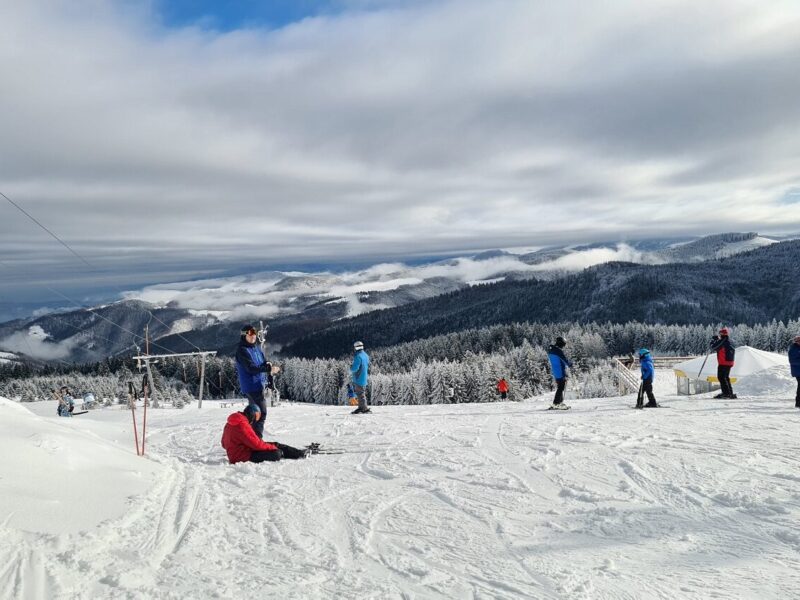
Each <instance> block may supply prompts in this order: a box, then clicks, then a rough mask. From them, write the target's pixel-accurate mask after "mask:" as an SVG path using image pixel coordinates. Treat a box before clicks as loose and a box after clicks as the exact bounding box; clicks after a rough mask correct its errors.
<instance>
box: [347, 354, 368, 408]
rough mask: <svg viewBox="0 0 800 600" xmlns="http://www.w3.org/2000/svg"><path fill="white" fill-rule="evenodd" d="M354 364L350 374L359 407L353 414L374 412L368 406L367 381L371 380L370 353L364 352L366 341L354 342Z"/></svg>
mask: <svg viewBox="0 0 800 600" xmlns="http://www.w3.org/2000/svg"><path fill="white" fill-rule="evenodd" d="M353 351H354V352H355V356H353V364H352V365H351V366H350V374H351V376H352V378H353V388H355V391H356V396H358V408H357V409H355V410H354V411H353V412H352V414H354V415H359V414H365V413H369V412H372V411H371V410H370V409H369V406H367V383H368V381H369V355H368V354H367V353H366V352H364V342H356V343H355V344H353Z"/></svg>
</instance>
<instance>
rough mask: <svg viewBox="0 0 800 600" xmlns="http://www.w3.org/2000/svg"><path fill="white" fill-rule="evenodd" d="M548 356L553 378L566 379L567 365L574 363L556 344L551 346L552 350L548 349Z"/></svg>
mask: <svg viewBox="0 0 800 600" xmlns="http://www.w3.org/2000/svg"><path fill="white" fill-rule="evenodd" d="M547 358H549V359H550V368H551V370H552V372H553V379H564V378H565V377H566V376H567V367H571V366H572V363H571V362H569V360H568V359H567V357H566V356H565V355H564V351H563V350H562V349H561V348H559V347H558V346H556V345H553V346H550V350H548V351H547Z"/></svg>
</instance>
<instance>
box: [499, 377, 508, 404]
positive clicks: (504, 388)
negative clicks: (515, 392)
mask: <svg viewBox="0 0 800 600" xmlns="http://www.w3.org/2000/svg"><path fill="white" fill-rule="evenodd" d="M497 391H498V392H500V397H501V398H502V399H503V400H505V399H506V396H508V382H507V381H506V378H505V377H503V378H501V379H500V381H498V382H497Z"/></svg>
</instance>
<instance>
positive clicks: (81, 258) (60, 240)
mask: <svg viewBox="0 0 800 600" xmlns="http://www.w3.org/2000/svg"><path fill="white" fill-rule="evenodd" d="M0 196H2V197H3V198H5V199H6V200H7V201H8V202H9V203H10V204H11V205H12V206H14V207H15V208H16V209H17V210H19V211H20V212H21V213H22V214H24V215H25V216H26V217H28V218H29V219H30V220H31V221H33V222H34V223H35V224H36V225H38V226H39V227H40V228H42V229H43V230H44V231H46V232H47V233H48V234H49V235H50V236H51V237H53V238H54V239H55V240H57V241H58V242H59V243H60V244H61V245H62V246H64V247H65V248H66V249H67V250H69V251H70V253H72V254H73V255H74V256H76V257H77V258H78V259H79V260H80V261H81V262H82V263H84V264H85V265H86V266H88V267H89V268H90V269H94V270H98V269H97V267H95V266H94V265H92V264H91V263H90V262H89V261H88V260H86V259H85V258H84V257H83V256H81V255H80V254H79V253H78V252H77V251H76V250H74V249H73V248H72V247H71V246H70V245H69V244H67V243H66V242H65V241H64V240H62V239H61V238H60V237H58V236H57V235H56V234H55V233H53V232H52V231H51V230H50V229H48V228H47V227H46V226H45V225H44V224H42V223H41V222H40V221H39V220H37V219H36V218H35V217H34V216H33V215H31V214H30V213H29V212H28V211H26V210H25V209H24V208H22V207H21V206H20V205H19V204H17V203H16V202H14V201H13V200H12V199H11V198H9V197H8V196H7V195H6V194H4V193H3V192H0ZM45 287H47V288H48V289H49V290H50V291H51V292H52V293H54V294H57V295H59V296H61V297H62V298H64V299H66V300H67V301H69V302H71V303H73V304H75V305H77V306H78V307H80V308H82V309H84V310H88V311H89V312H91V313H92V314H94V315H97V316H98V317H100V318H101V319H104V320H106V321H108V322H109V323H111V324H112V325H114V326H116V327H119V328H120V329H122V330H123V331H125V332H127V333H130V334H131V335H133V336H135V337H138V338H140V339H144V338H143V337H142V336H140V335H138V334H135V333H133V332H131V331H129V330H127V329H125V328H124V327H122V326H121V325H119V324H117V323H114V322H113V321H111V320H110V319H107V318H105V317H104V316H103V315H101V314H99V313H97V312H95V311H94V310H93V309H92V308H91V307H87V306H83V305H81V304H79V303H78V302H76V301H75V300H73V299H72V298H69V297H68V296H66V295H65V294H62V293H61V292H58V291H56V290H54V289H52V288H50V287H49V286H45ZM147 312H148V313H149V314H150V317H151V318H152V319H155V320H156V321H158V322H159V323H161V324H162V325H163V326H164V327H167V328H169V325H167V324H166V323H165V322H164V321H162V320H161V319H159V318H158V317H157V316H156V315H154V314H153V312H152V311H150V310H147ZM175 335H177V336H178V337H179V338H180V339H182V340H183V341H184V342H186V343H187V344H189V345H190V346H192V347H193V348H195V349H196V350H197V351H198V352H202V349H201V348H200V347H199V346H197V345H196V344H194V343H193V342H191V341H190V340H188V339H187V338H186V337H184V336H183V335H181V334H180V333H176V334H175ZM151 343H152V344H153V345H154V346H156V347H157V348H161V349H163V350H166V352H167V353H169V354H176V352H175V351H174V350H170V349H168V348H166V347H164V346H161V345H159V344H156V343H155V342H151Z"/></svg>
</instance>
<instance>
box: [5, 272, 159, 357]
mask: <svg viewBox="0 0 800 600" xmlns="http://www.w3.org/2000/svg"><path fill="white" fill-rule="evenodd" d="M0 264H2V265H3V266H4V267H6V268H8V269H10V268H11V267H10V266H9V265H8V264H6V263H5V262H4V261H0ZM44 287H45V288H46V289H47V290H48V291H49V292H50V293H52V294H55V295H57V296H61V297H62V298H63V299H64V300H66V301H67V302H70V303H72V304H74V305H75V306H77V307H78V308H82V309H84V310H87V311H89V312H90V313H92V314H93V315H95V316H97V317H99V318H100V319H102V320H103V321H107V322H109V323H111V324H112V325H113V326H114V327H117V328H119V329H121V330H122V331H124V332H125V333H129V334H130V335H132V336H133V338H134V340H136V339H139V340H144V336H142V335H140V334H138V333H134V332H133V331H130V330H129V329H126V328H125V327H123V326H122V325H119V324H118V323H115V322H114V321H112V320H111V319H109V318H108V317H104V316H103V315H101V314H100V313H98V312H95V310H94V309H93V308H91V307H88V306H83V305H82V304H81V303H79V302H78V301H77V300H74V299H72V298H70V297H69V296H67V295H66V294H63V293H62V292H59V291H58V290H56V289H53V288H52V287H51V286H49V285H47V284H44ZM56 318H58V317H56ZM59 320H60V321H62V322H65V323H66V321H64V320H63V319H60V318H59ZM70 327H72V328H73V329H76V330H77V331H83V330H81V329H79V328H78V327H75V326H74V325H72V324H70ZM89 335H92V336H94V335H95V334H93V333H90V334H89ZM98 337H99V338H100V339H104V340H106V341H107V342H109V343H111V344H113V342H112V341H111V340H109V339H108V338H104V337H102V336H98ZM150 343H151V344H153V345H154V346H156V347H158V348H161V349H162V350H165V351H166V352H168V353H174V351H172V350H170V349H169V348H165V347H164V346H161V345H159V344H156V343H155V342H150ZM127 348H130V346H127V347H126V348H125V349H127Z"/></svg>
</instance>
